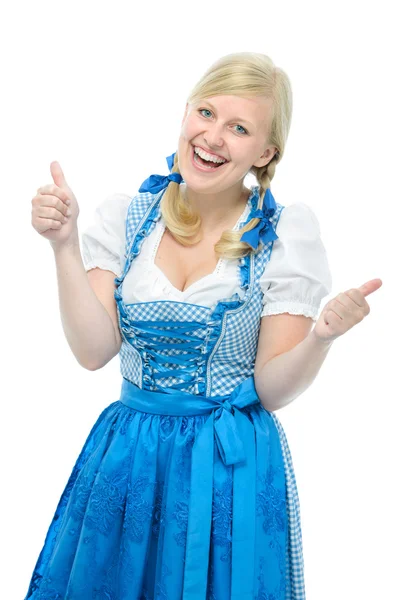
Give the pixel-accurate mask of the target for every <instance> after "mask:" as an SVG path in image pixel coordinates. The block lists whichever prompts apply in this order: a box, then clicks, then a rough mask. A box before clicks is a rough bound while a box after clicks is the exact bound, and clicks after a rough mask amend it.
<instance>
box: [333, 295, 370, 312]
mask: <svg viewBox="0 0 400 600" xmlns="http://www.w3.org/2000/svg"><path fill="white" fill-rule="evenodd" d="M351 292H352V290H349V291H348V292H343V293H340V294H338V295H337V296H336V298H334V300H336V301H337V302H339V303H340V304H341V305H342V306H343V307H345V308H347V309H348V310H350V311H351V310H353V309H354V308H355V307H357V308H362V307H363V305H364V302H365V300H364V297H363V295H362V294H361V292H358V294H354V292H353V294H352V293H351ZM356 292H357V290H356ZM354 296H356V298H354Z"/></svg>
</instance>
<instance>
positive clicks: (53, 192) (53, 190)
mask: <svg viewBox="0 0 400 600" xmlns="http://www.w3.org/2000/svg"><path fill="white" fill-rule="evenodd" d="M37 193H38V194H41V195H42V196H43V195H46V194H48V195H50V196H56V197H57V198H60V200H62V201H63V202H65V203H66V204H70V199H69V196H68V194H67V192H66V191H65V190H63V189H61V188H60V187H58V186H57V185H55V184H54V183H49V184H48V185H43V186H42V187H40V188H38V189H37Z"/></svg>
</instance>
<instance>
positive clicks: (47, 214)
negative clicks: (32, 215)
mask: <svg viewBox="0 0 400 600" xmlns="http://www.w3.org/2000/svg"><path fill="white" fill-rule="evenodd" d="M36 215H37V216H38V217H42V218H44V219H52V220H53V221H61V223H67V221H68V217H66V216H65V215H64V214H63V213H62V212H60V211H59V210H57V209H56V208H54V207H51V206H38V207H37V209H36Z"/></svg>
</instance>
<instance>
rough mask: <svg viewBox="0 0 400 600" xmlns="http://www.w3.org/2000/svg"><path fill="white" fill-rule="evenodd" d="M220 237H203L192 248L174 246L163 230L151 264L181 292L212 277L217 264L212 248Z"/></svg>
mask: <svg viewBox="0 0 400 600" xmlns="http://www.w3.org/2000/svg"><path fill="white" fill-rule="evenodd" d="M220 237H221V233H220V232H219V233H217V234H214V235H207V236H205V237H204V238H203V239H202V240H201V241H200V242H198V243H197V244H195V245H192V246H183V245H182V244H180V243H179V242H177V241H176V240H175V239H174V238H173V236H172V235H171V234H170V232H169V231H168V229H164V230H163V231H162V234H161V239H160V241H159V243H158V246H157V248H156V251H155V257H154V264H155V265H156V267H158V268H159V269H160V270H161V271H162V272H163V274H164V275H165V277H166V278H167V279H168V280H169V281H170V283H171V285H173V286H174V287H175V288H176V289H177V290H179V291H181V292H184V291H185V290H186V289H188V288H189V287H190V286H192V285H193V284H194V283H196V282H197V281H199V280H200V279H202V278H203V277H206V276H207V275H210V274H211V273H213V272H214V271H215V270H216V268H217V266H218V263H219V258H218V256H217V255H216V253H215V250H214V246H215V244H216V243H217V241H218V240H219V239H220Z"/></svg>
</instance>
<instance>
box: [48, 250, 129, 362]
mask: <svg viewBox="0 0 400 600" xmlns="http://www.w3.org/2000/svg"><path fill="white" fill-rule="evenodd" d="M53 250H54V257H55V261H56V268H57V281H58V296H59V306H60V313H61V322H62V326H63V329H64V333H65V337H66V338H67V342H68V344H69V346H70V348H71V350H72V352H73V354H74V355H75V357H76V359H77V361H78V362H79V364H80V365H82V366H83V367H85V368H86V369H89V370H94V369H96V368H97V365H99V364H106V363H107V362H108V361H109V360H111V358H112V357H113V356H115V355H116V354H117V338H116V335H115V330H114V325H113V322H112V319H111V317H110V315H109V314H108V312H107V310H106V308H105V307H104V306H103V304H102V303H101V302H100V300H99V299H98V298H97V296H96V294H95V292H94V291H93V289H92V287H91V285H90V283H89V279H88V276H87V272H86V271H85V266H84V264H83V261H82V256H81V253H80V246H79V239H76V240H74V241H73V242H71V243H70V244H69V245H68V246H65V247H61V248H58V249H57V248H53Z"/></svg>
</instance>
